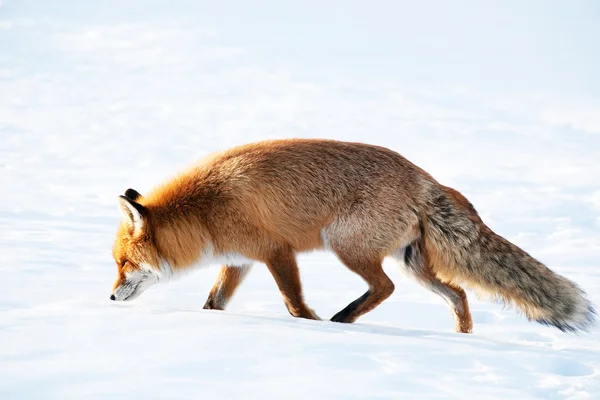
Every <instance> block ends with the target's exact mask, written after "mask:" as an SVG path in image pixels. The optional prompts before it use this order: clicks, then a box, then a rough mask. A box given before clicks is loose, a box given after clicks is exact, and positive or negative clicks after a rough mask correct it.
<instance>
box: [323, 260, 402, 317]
mask: <svg viewBox="0 0 600 400" xmlns="http://www.w3.org/2000/svg"><path fill="white" fill-rule="evenodd" d="M338 256H339V258H340V260H341V261H342V262H343V263H344V264H345V265H346V266H347V267H348V268H349V269H350V270H352V271H354V272H356V273H357V274H358V275H360V276H361V278H363V279H364V280H365V281H366V282H367V284H368V285H369V289H368V290H367V291H366V292H365V293H364V294H363V295H362V296H360V297H359V298H358V299H356V300H354V301H353V302H352V303H350V304H348V305H347V306H346V308H344V309H343V310H341V311H340V312H338V313H337V314H335V315H334V316H333V317H332V318H331V321H333V322H354V321H356V319H357V318H358V317H360V316H361V315H363V314H366V313H368V312H369V311H371V310H373V309H374V308H375V307H377V306H378V305H379V304H381V303H382V302H383V301H384V300H385V299H387V298H388V297H390V295H391V294H392V293H393V292H394V283H393V282H392V280H391V279H390V278H389V277H388V276H387V275H386V274H385V272H384V271H383V268H382V267H381V261H380V260H368V259H359V258H358V259H357V258H352V257H345V256H344V254H343V253H342V254H340V253H338Z"/></svg>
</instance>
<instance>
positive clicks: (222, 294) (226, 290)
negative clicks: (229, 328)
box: [204, 265, 251, 310]
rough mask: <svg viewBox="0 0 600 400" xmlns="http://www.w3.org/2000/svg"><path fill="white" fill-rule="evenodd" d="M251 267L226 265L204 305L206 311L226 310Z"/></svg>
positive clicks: (222, 268)
mask: <svg viewBox="0 0 600 400" xmlns="http://www.w3.org/2000/svg"><path fill="white" fill-rule="evenodd" d="M250 268H251V265H243V266H239V267H235V266H229V265H224V266H222V267H221V271H220V272H219V276H217V281H216V282H215V284H214V285H213V287H212V289H211V290H210V294H209V295H208V299H207V300H206V303H204V309H205V310H224V309H225V306H226V305H227V303H228V302H229V300H230V299H231V296H233V293H234V292H235V289H237V287H238V286H239V285H240V283H242V281H243V280H244V278H245V277H246V275H247V274H248V272H250Z"/></svg>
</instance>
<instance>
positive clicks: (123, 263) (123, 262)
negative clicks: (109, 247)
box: [121, 260, 127, 268]
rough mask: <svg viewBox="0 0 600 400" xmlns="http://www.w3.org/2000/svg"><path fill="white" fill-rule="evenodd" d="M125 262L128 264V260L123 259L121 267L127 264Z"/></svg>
mask: <svg viewBox="0 0 600 400" xmlns="http://www.w3.org/2000/svg"><path fill="white" fill-rule="evenodd" d="M125 264H127V260H123V261H121V268H123V267H124V266H125Z"/></svg>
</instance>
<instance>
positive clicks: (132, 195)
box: [125, 189, 141, 201]
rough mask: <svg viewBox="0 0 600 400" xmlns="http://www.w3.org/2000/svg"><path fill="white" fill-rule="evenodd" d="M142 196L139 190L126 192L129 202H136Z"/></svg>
mask: <svg viewBox="0 0 600 400" xmlns="http://www.w3.org/2000/svg"><path fill="white" fill-rule="evenodd" d="M140 196H141V194H139V193H138V192H137V190H133V189H127V190H126V191H125V197H127V198H128V199H129V200H133V201H136V200H137V199H138V198H140Z"/></svg>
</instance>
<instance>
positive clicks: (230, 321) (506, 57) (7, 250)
mask: <svg viewBox="0 0 600 400" xmlns="http://www.w3.org/2000/svg"><path fill="white" fill-rule="evenodd" d="M122 3H123V2H117V1H105V2H96V3H95V4H93V3H92V2H75V1H71V2H65V1H53V2H45V1H41V0H39V1H27V0H0V188H1V189H0V190H1V192H0V193H1V195H0V281H1V282H2V283H3V291H2V296H1V297H0V343H1V344H0V398H1V399H34V398H43V399H84V398H85V399H92V398H94V399H107V398H111V399H112V398H115V399H116V398H128V399H131V398H140V399H151V398H152V399H167V398H169V399H174V398H177V399H184V398H185V399H197V398H202V399H226V398H227V399H238V398H244V399H246V398H248V399H250V398H256V399H269V398H285V399H317V398H319V399H320V398H323V399H334V398H335V399H354V398H356V399H357V398H362V399H412V398H420V399H506V398H514V399H600V328H598V327H596V328H594V330H592V331H591V332H590V333H585V334H580V335H573V334H563V333H561V332H559V331H557V330H555V329H552V328H547V327H542V326H539V325H534V324H531V323H529V322H527V321H526V320H525V319H524V318H522V317H520V316H518V315H516V314H515V313H513V312H512V311H510V310H502V309H501V307H500V306H498V305H495V304H489V303H485V302H480V301H478V300H477V299H476V298H474V296H471V300H470V301H471V305H472V311H473V316H474V322H475V332H474V334H473V335H459V334H455V333H453V331H452V327H453V322H452V319H451V316H450V313H449V312H448V310H447V309H446V307H445V305H444V304H443V302H442V301H441V299H439V298H438V297H436V296H435V295H433V294H431V293H430V292H428V291H426V290H424V289H422V288H420V287H419V286H417V285H416V284H414V283H413V282H411V281H409V280H408V279H406V278H405V277H403V276H402V275H401V274H400V273H399V272H398V271H396V270H395V268H394V266H393V265H386V270H387V271H388V272H389V275H390V277H391V278H392V279H393V280H394V282H395V283H396V292H395V293H394V294H393V295H392V297H391V298H390V299H388V300H387V301H386V302H385V303H384V304H383V305H381V306H380V307H379V308H378V309H376V310H375V311H373V312H371V313H370V314H367V315H366V316H364V317H363V318H362V319H360V320H359V321H358V323H356V324H354V325H341V324H333V323H330V322H313V321H305V320H298V319H293V318H291V317H290V316H288V314H287V312H286V311H285V308H284V306H283V303H282V301H281V297H280V295H279V293H278V291H277V289H276V287H275V284H274V282H273V281H272V278H271V277H270V276H269V275H268V273H267V272H266V270H265V268H264V267H263V266H261V265H257V267H255V269H254V270H253V272H252V273H251V274H250V276H249V277H248V279H247V281H246V282H245V284H244V285H243V286H242V287H241V288H240V290H239V292H238V293H237V295H236V297H235V298H234V300H233V301H232V303H231V304H230V306H229V309H228V311H226V312H212V311H203V310H202V309H201V307H202V305H203V303H204V300H205V298H206V295H207V293H208V290H209V288H210V286H211V285H212V283H213V279H214V277H215V276H216V273H217V270H218V268H217V267H214V268H210V269H206V270H202V271H198V272H197V273H195V274H193V275H191V276H188V277H186V278H184V279H183V280H181V281H178V282H176V283H172V284H169V285H161V286H156V287H153V288H151V289H149V290H148V291H147V292H146V293H144V294H143V295H142V296H141V297H140V298H139V299H137V300H136V301H134V302H131V303H127V304H115V303H114V302H111V301H110V300H109V299H108V296H109V293H110V288H111V284H112V282H113V280H114V278H115V271H116V267H115V265H114V262H113V260H112V258H111V246H112V241H113V238H114V234H115V230H116V226H117V223H118V221H119V218H120V214H119V212H118V210H117V203H116V197H117V195H119V194H121V193H122V192H123V191H124V190H125V189H127V188H128V187H133V188H135V189H137V190H139V191H141V192H142V193H143V192H145V191H147V190H148V189H149V188H151V187H152V186H153V185H154V184H156V183H158V182H160V181H161V180H162V179H164V178H166V177H168V176H171V175H172V174H173V173H174V172H175V171H177V170H178V169H180V168H181V167H183V166H185V165H187V164H188V163H190V162H193V161H194V160H196V159H198V158H200V157H202V156H203V155H204V154H206V153H207V152H209V151H212V150H216V149H222V148H226V147H229V146H231V145H234V144H239V143H244V142H249V141H254V140H259V139H264V138H275V137H328V138H336V139H343V140H358V141H363V142H370V143H374V144H380V145H384V146H388V147H390V148H393V149H395V150H397V151H399V152H401V153H402V154H404V155H405V156H406V157H408V158H409V159H411V160H412V161H414V162H415V163H417V164H418V165H420V166H421V167H423V168H425V169H426V170H428V171H429V172H431V173H432V174H433V175H434V176H436V177H437V178H438V179H439V180H440V181H441V182H443V183H445V184H448V185H450V186H454V187H456V188H457V189H459V190H461V191H462V192H463V193H465V195H467V196H468V197H469V198H470V199H471V200H472V202H473V203H474V204H475V206H476V207H477V208H478V209H479V211H480V213H481V214H482V216H483V218H484V219H485V220H486V222H488V224H489V225H491V226H492V227H493V228H494V229H495V230H496V231H497V232H499V233H500V234H503V235H504V236H506V237H507V238H509V239H510V240H512V241H514V242H516V243H517V244H519V245H520V246H522V247H523V248H524V249H526V250H527V251H529V252H531V253H532V254H534V255H535V256H537V257H538V258H539V259H541V260H542V261H544V262H545V263H547V264H548V265H549V266H550V267H551V268H553V269H555V270H556V271H559V272H560V273H562V274H564V275H565V276H567V277H569V278H571V279H573V280H575V281H576V282H578V283H579V284H580V285H581V286H582V287H583V288H584V289H585V290H586V291H587V292H588V293H589V295H590V297H591V299H592V301H593V302H595V303H596V305H598V306H600V186H599V182H600V180H599V178H598V177H599V176H600V161H599V158H600V80H598V79H597V78H598V76H597V71H600V59H599V58H598V51H597V47H596V46H597V43H598V38H599V37H600V23H599V22H600V19H599V18H598V15H599V13H598V11H599V10H598V6H597V4H595V3H594V2H584V1H577V2H562V3H552V2H541V1H531V2H526V4H520V2H517V1H513V2H503V3H502V4H503V6H502V7H500V6H499V5H498V4H496V6H495V8H493V9H492V8H486V7H484V6H483V4H484V3H481V2H472V3H470V4H467V3H465V2H460V3H454V5H452V6H450V5H445V4H446V2H442V1H439V2H419V4H420V5H415V4H412V3H416V2H392V1H388V2H373V3H367V2H334V1H332V2H326V4H322V3H323V2H314V1H308V2H296V3H295V4H297V6H295V7H292V6H289V5H284V4H283V3H282V2H271V3H264V2H259V3H257V2H243V1H241V0H240V1H237V2H231V3H227V4H225V2H223V5H217V4H218V3H219V2H192V1H169V2H166V1H164V2H157V1H144V2H141V1H130V2H127V3H126V4H122ZM284 3H285V2H284ZM287 4H291V2H288V3H287ZM366 4H369V6H368V7H367V6H366ZM486 4H491V3H486ZM300 264H301V273H302V277H303V282H304V288H305V292H306V298H307V302H308V304H309V305H310V306H311V307H313V308H314V309H315V310H316V311H317V313H318V314H319V315H320V316H321V317H323V318H329V317H331V316H332V315H333V314H334V313H335V312H337V311H338V310H340V309H341V308H342V307H344V306H345V305H346V304H348V303H349V302H350V301H351V300H353V299H355V298H356V297H358V296H359V295H360V294H362V293H363V291H364V289H365V287H364V284H363V282H362V281H361V280H360V279H359V278H358V277H356V276H355V275H353V274H351V273H350V272H347V270H346V269H345V268H344V267H343V266H341V265H340V264H339V263H338V262H337V261H336V260H335V259H334V258H333V257H332V256H331V255H328V254H325V253H313V254H306V255H303V256H302V257H300Z"/></svg>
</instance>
